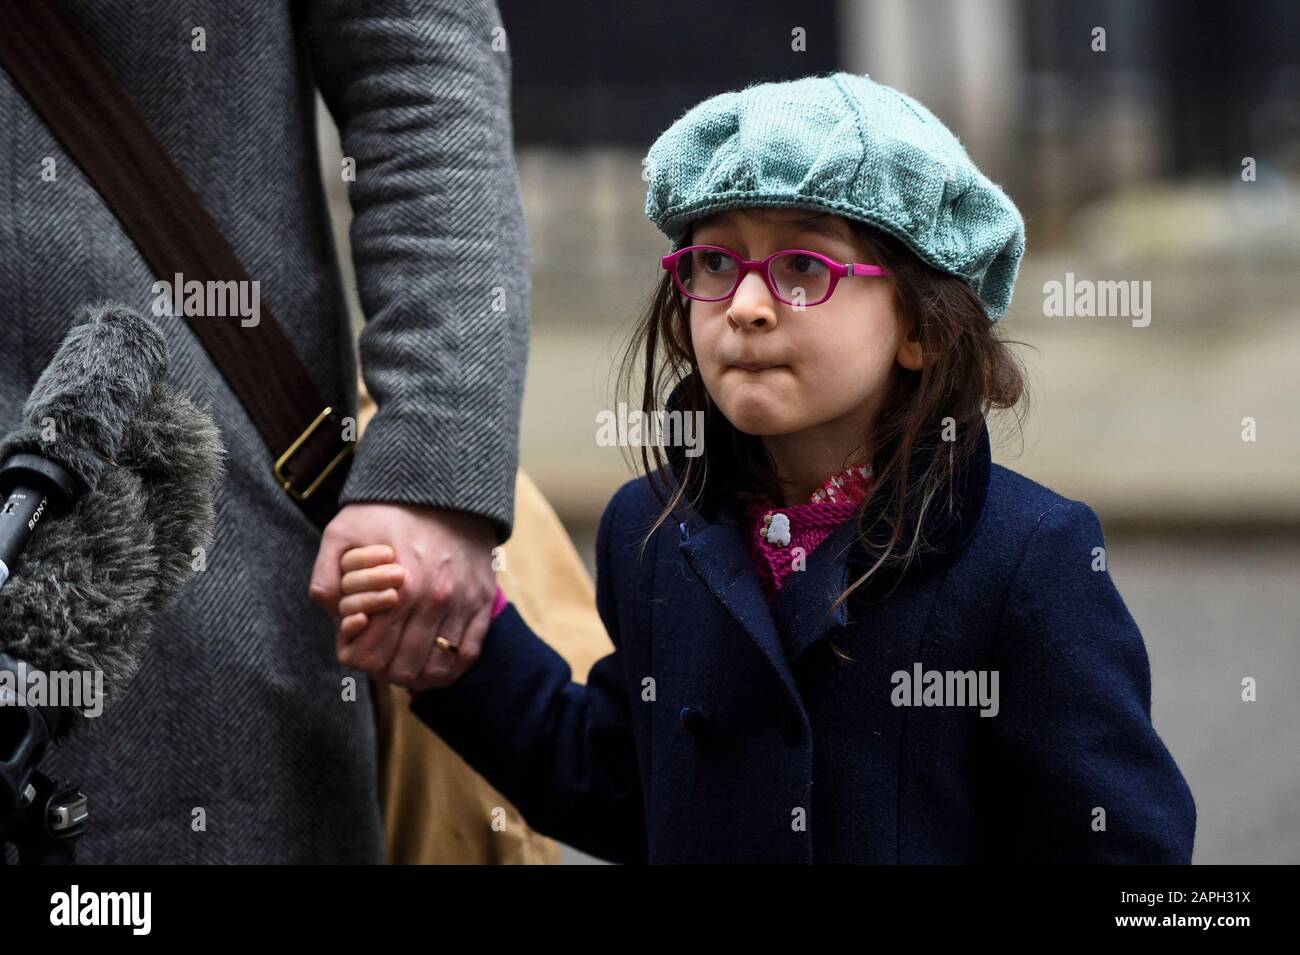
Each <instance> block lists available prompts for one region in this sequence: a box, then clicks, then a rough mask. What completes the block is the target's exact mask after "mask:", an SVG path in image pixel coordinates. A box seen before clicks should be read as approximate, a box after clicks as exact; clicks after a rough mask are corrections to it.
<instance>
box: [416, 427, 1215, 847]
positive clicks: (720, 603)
mask: <svg viewBox="0 0 1300 955" xmlns="http://www.w3.org/2000/svg"><path fill="white" fill-rule="evenodd" d="M982 430H983V433H982V436H981V442H980V450H979V453H978V454H977V455H976V456H975V458H974V460H973V461H972V466H971V467H969V468H967V469H964V476H963V478H962V479H961V482H960V485H959V487H960V491H961V506H960V508H959V509H958V512H957V513H954V514H953V515H952V516H951V517H950V518H949V519H947V520H941V521H939V522H937V523H935V524H934V525H933V530H932V537H933V544H934V547H935V551H934V554H933V555H931V556H929V557H928V558H927V560H926V561H924V562H923V563H922V564H921V565H919V566H915V567H914V568H913V569H911V570H908V571H906V572H903V571H901V570H900V571H896V572H895V573H894V575H893V576H892V578H891V577H890V576H889V575H881V576H880V577H879V578H873V579H875V580H877V584H876V585H875V586H873V587H871V588H869V589H868V591H867V593H866V596H867V597H871V596H873V595H874V597H875V599H874V601H873V600H870V599H863V600H858V599H857V598H854V599H853V600H851V601H849V607H848V608H847V609H846V607H845V606H844V605H841V607H840V608H839V611H838V612H837V613H836V614H835V615H834V616H833V617H832V618H830V620H829V621H825V620H824V619H822V618H824V614H825V609H826V607H827V606H829V604H830V601H831V600H832V599H833V598H834V597H835V596H836V595H837V594H838V593H839V592H840V591H841V590H842V589H844V587H845V586H846V585H847V584H848V582H849V580H850V578H849V576H848V575H849V574H850V573H853V572H854V571H860V570H861V568H862V566H863V564H862V561H863V560H865V559H866V558H865V555H864V554H863V553H862V549H861V547H860V546H858V545H857V544H855V542H854V540H855V539H854V534H853V524H852V522H850V523H849V524H845V525H843V526H842V527H841V528H840V529H839V530H837V531H836V532H834V533H833V534H832V536H831V537H830V538H828V539H827V541H826V542H824V543H823V544H822V545H821V546H819V547H818V548H816V549H815V550H814V551H813V552H812V553H811V554H810V555H808V558H807V567H806V569H805V570H803V571H801V572H795V573H792V574H791V575H790V576H789V577H788V578H787V579H786V581H785V583H784V584H783V586H782V587H781V589H780V590H779V591H778V593H777V596H776V598H775V600H774V601H773V602H772V604H771V605H769V604H768V602H767V601H766V600H765V598H764V596H763V594H762V592H761V589H760V586H759V583H758V579H757V577H756V575H755V573H754V570H753V567H752V564H751V560H750V556H749V554H748V552H747V550H746V547H745V544H744V540H743V538H742V532H741V529H740V527H739V526H738V524H737V516H736V511H735V509H734V508H732V507H727V506H724V505H717V506H713V507H712V509H710V508H709V507H704V506H701V507H700V508H699V510H698V511H690V512H688V513H689V516H687V517H686V518H684V519H683V520H681V521H680V522H679V521H676V520H674V521H672V522H668V523H666V524H665V525H664V526H662V527H661V528H660V529H659V530H658V531H657V532H656V533H655V535H654V537H653V538H652V540H651V542H650V543H649V545H648V546H647V548H646V551H645V554H644V557H643V558H641V557H639V556H638V553H637V546H638V541H639V540H640V538H641V537H642V535H643V534H644V532H645V531H646V530H648V528H649V527H650V525H651V524H652V523H653V520H654V518H655V517H656V516H657V515H658V513H659V511H660V508H661V505H660V503H659V501H658V499H657V498H656V497H655V495H654V494H653V493H652V491H651V489H650V487H649V484H648V480H647V479H646V478H644V477H642V478H640V479H638V480H634V481H630V482H628V483H627V484H625V485H624V486H623V487H622V489H620V490H619V492H618V493H617V494H616V495H615V497H614V499H613V500H612V501H611V502H610V504H609V506H608V507H607V508H606V510H605V512H604V516H603V517H602V519H601V522H600V529H599V532H598V535H597V606H598V609H599V612H600V615H601V618H602V619H603V621H604V623H605V626H606V628H607V629H608V631H609V634H610V637H611V638H612V640H613V642H614V646H615V648H616V649H615V651H614V652H613V653H611V654H610V655H609V656H607V657H605V658H603V659H601V660H600V661H598V662H597V663H596V664H595V665H594V666H593V667H592V669H591V672H590V675H589V676H588V678H587V682H586V685H585V686H584V685H580V684H578V683H574V682H572V681H571V676H572V675H571V673H570V671H569V667H568V666H567V664H566V663H565V662H564V660H563V659H562V658H561V657H560V656H559V655H558V654H556V653H555V652H554V651H553V650H551V649H550V648H549V647H548V646H547V645H546V644H545V643H543V642H542V641H541V640H540V639H539V638H538V637H537V636H536V635H534V634H533V633H532V632H531V631H530V630H529V628H528V627H527V625H526V624H525V623H524V622H523V620H522V619H521V618H520V616H519V614H518V612H517V611H516V610H515V608H514V607H513V605H511V606H508V607H507V608H506V610H505V611H504V612H503V613H502V614H501V616H500V617H498V618H497V620H496V621H495V622H494V623H493V625H492V627H491V629H490V631H489V633H488V635H487V638H486V641H485V645H484V649H483V653H482V655H481V657H480V658H479V660H478V661H477V663H475V664H474V665H473V666H472V667H471V668H470V669H469V670H468V671H467V673H466V674H465V675H464V676H463V677H462V678H461V679H460V680H459V681H458V682H457V683H456V684H455V685H453V686H452V687H449V688H447V689H445V690H436V691H430V692H427V693H425V694H423V695H421V696H420V697H418V698H417V699H416V700H415V701H414V703H413V704H412V709H413V711H414V712H415V713H416V714H417V715H418V716H419V717H420V718H421V719H422V720H423V721H424V722H425V723H426V724H427V725H428V726H430V727H431V728H432V729H433V730H435V731H436V732H437V733H438V734H439V735H441V736H442V737H443V738H444V739H445V740H446V741H447V742H448V743H449V744H450V745H451V746H452V747H453V748H454V749H455V750H456V751H457V752H459V753H460V754H461V755H462V756H463V757H465V759H466V760H467V761H468V762H469V763H470V764H471V765H472V766H474V767H475V768H476V769H477V770H478V771H479V772H481V773H482V774H483V775H484V776H485V777H486V778H487V779H488V780H489V781H490V782H491V783H492V784H493V785H494V786H496V787H497V788H498V789H499V790H500V791H501V792H502V793H504V794H505V795H506V796H507V797H508V798H509V799H510V800H511V801H513V802H514V804H515V805H516V806H517V807H518V808H519V810H520V811H521V812H522V813H523V815H524V817H525V818H526V819H527V820H528V822H529V823H530V824H531V825H532V826H534V827H535V828H536V829H538V830H539V831H541V832H543V833H545V834H548V835H551V836H554V837H555V838H557V839H560V840H562V841H564V842H566V843H569V844H570V845H573V846H575V847H577V848H579V849H582V850H584V851H587V852H589V853H591V854H593V855H596V856H599V857H602V858H605V859H610V860H615V861H622V862H645V861H649V862H791V863H810V862H818V863H823V862H868V863H918V862H923V863H937V862H948V863H976V862H1002V861H1009V862H1082V863H1089V862H1126V863H1186V862H1189V861H1190V860H1191V855H1192V839H1193V834H1194V831H1195V825H1196V809H1195V805H1194V803H1193V801H1192V796H1191V792H1190V790H1189V789H1188V786H1187V784H1186V782H1185V781H1184V779H1183V777H1182V775H1181V774H1180V773H1179V770H1178V767H1177V766H1176V765H1175V763H1174V760H1173V758H1172V757H1171V756H1170V754H1169V752H1168V750H1167V749H1166V748H1165V746H1164V744H1163V743H1162V742H1161V740H1160V738H1159V737H1158V736H1157V735H1156V731H1155V729H1154V728H1153V727H1152V724H1151V719H1150V706H1151V699H1150V698H1151V681H1150V672H1149V669H1148V663H1147V656H1146V650H1145V647H1144V645H1143V642H1142V636H1141V634H1140V633H1139V631H1138V628H1137V626H1136V624H1135V623H1134V621H1133V618H1132V617H1131V616H1130V614H1129V612H1128V610H1127V609H1126V608H1125V606H1124V602H1123V600H1122V599H1121V597H1120V595H1119V593H1118V592H1117V591H1116V589H1115V585H1114V583H1113V582H1112V580H1111V578H1110V574H1109V573H1108V572H1106V571H1105V570H1095V569H1093V567H1094V561H1095V557H1094V548H1097V547H1102V546H1104V541H1103V539H1102V531H1101V527H1100V525H1099V523H1098V520H1097V516H1096V514H1095V513H1094V512H1093V511H1092V510H1091V509H1090V508H1089V507H1088V506H1087V505H1086V504H1083V503H1080V502H1077V501H1071V500H1068V499H1066V498H1064V497H1061V496H1060V495H1058V494H1056V493H1054V492H1053V491H1051V490H1049V489H1047V488H1045V487H1043V486H1042V485H1040V484H1036V483H1035V482H1033V481H1031V480H1029V479H1027V478H1025V477H1023V476H1021V475H1019V474H1016V473H1015V472H1013V471H1010V470H1008V469H1006V468H1004V467H1001V466H999V465H993V464H992V463H991V460H990V456H989V443H988V431H987V428H983V429H982ZM676 460H680V458H677V459H676ZM660 473H662V472H660ZM870 500H874V497H873V498H872V499H870ZM891 583H892V584H895V585H896V589H894V590H893V592H892V594H888V596H887V597H886V598H885V599H883V600H882V599H881V595H882V594H884V593H885V591H884V589H883V588H884V587H885V586H886V585H887V584H891ZM832 641H834V642H835V644H837V645H838V646H839V648H840V650H841V651H842V652H843V653H845V654H846V655H847V656H849V657H852V658H853V660H852V662H850V661H846V660H845V659H843V658H841V657H840V656H838V655H837V654H836V653H835V652H833V650H832V647H831V644H832ZM917 664H920V665H921V667H922V668H923V669H924V670H926V671H929V670H937V671H981V670H984V671H997V673H998V696H999V700H998V711H997V714H996V716H991V717H990V716H981V715H979V709H978V707H975V706H964V707H963V706H901V705H895V701H897V700H898V699H899V693H898V692H896V688H897V687H898V685H899V683H898V681H897V679H896V678H895V677H894V674H896V673H898V672H900V671H902V672H905V673H908V674H912V673H915V671H916V665H917Z"/></svg>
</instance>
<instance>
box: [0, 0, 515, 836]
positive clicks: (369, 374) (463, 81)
mask: <svg viewBox="0 0 1300 955" xmlns="http://www.w3.org/2000/svg"><path fill="white" fill-rule="evenodd" d="M67 6H68V7H69V9H70V10H71V12H72V14H73V16H74V17H75V18H76V20H77V21H78V22H79V23H80V24H81V25H82V26H83V27H84V28H85V30H86V31H87V32H88V33H89V35H90V37H91V38H92V41H93V42H94V44H95V46H96V47H97V48H98V49H99V50H100V52H101V54H102V55H103V56H104V58H105V59H106V60H107V62H108V64H109V66H110V67H111V68H112V69H113V71H114V72H115V73H116V75H117V76H118V78H119V79H120V81H121V82H122V84H123V85H124V87H125V88H126V90H127V92H128V93H129V94H130V95H131V97H132V98H133V99H134V100H135V102H136V103H137V104H138V106H139V107H140V109H141V110H142V111H143V113H144V115H145V117H146V119H148V121H149V122H150V124H151V125H152V127H153V129H154V130H155V132H156V133H157V135H158V137H159V138H160V140H161V141H162V144H163V146H164V147H165V148H166V149H167V150H168V151H169V152H170V154H171V155H172V157H173V158H174V159H175V160H176V161H177V163H178V164H179V165H180V167H181V169H182V170H183V171H184V172H185V174H186V176H187V177H188V179H189V180H190V182H191V184H192V185H193V186H194V187H195V189H196V190H197V192H198V194H199V196H200V197H201V198H202V200H203V202H204V205H205V206H206V207H207V209H208V210H209V212H210V213H211V214H212V216H213V217H214V218H215V220H216V223H217V225H218V226H219V227H220V228H221V230H222V231H223V232H224V233H225V235H226V237H227V238H228V239H229V240H230V242H231V244H232V245H233V246H234V248H235V250H236V252H237V253H238V254H239V256H240V258H241V259H242V261H243V263H244V265H245V267H246V268H247V270H248V272H249V274H250V275H251V276H252V277H253V278H254V279H258V280H260V282H261V294H262V299H263V301H264V302H265V303H267V305H268V306H269V308H270V309H272V310H273V311H274V314H275V316H276V317H277V319H278V321H279V322H280V323H281V324H282V325H283V326H284V328H285V330H286V332H287V333H288V335H289V337H290V339H291V340H292V341H293V343H294V345H295V346H296V348H297V351H298V354H299V355H300V356H301V358H302V359H303V361H304V362H305V363H306V365H307V367H308V368H309V369H310V370H311V372H312V375H313V377H314V379H315V382H316V384H317V386H318V388H319V389H320V391H321V393H322V395H323V396H325V398H326V399H327V400H328V401H330V402H332V403H335V404H336V405H342V406H344V407H348V408H354V407H355V400H356V394H355V390H356V389H355V373H356V364H355V357H354V354H353V347H352V341H351V337H350V333H349V324H348V320H347V315H346V311H345V308H344V304H343V297H342V294H341V290H340V282H339V277H338V272H337V267H336V265H337V263H336V260H335V253H334V249H333V246H332V242H331V239H330V230H329V224H328V221H327V213H326V207H325V201H324V193H323V188H322V181H321V175H320V171H319V168H318V160H317V148H316V130H315V121H314V108H313V97H314V89H315V85H317V84H318V85H319V88H320V89H321V91H322V92H323V94H324V96H325V100H326V102H327V104H328V105H329V107H330V109H331V111H332V112H333V114H334V116H335V118H336V119H337V120H338V123H339V126H340V129H341V131H342V135H343V147H344V153H345V155H347V156H349V157H352V158H353V159H354V160H355V162H356V169H357V178H356V182H355V183H353V184H352V185H351V201H352V205H353V209H354V212H355V221H354V225H353V228H352V241H353V247H354V256H355V260H356V266H357V273H358V282H359V286H360V293H361V300H362V303H363V305H364V308H365V312H366V315H367V317H368V323H367V327H366V329H365V332H364V333H363V335H362V338H361V359H362V363H363V366H364V370H365V375H366V380H367V384H368V386H369V387H370V389H371V391H372V393H373V395H374V397H375V399H376V401H377V402H378V405H379V412H378V414H377V415H376V417H375V419H374V421H373V422H372V423H371V424H370V425H369V428H368V430H367V432H366V437H365V440H364V441H363V442H362V443H361V445H360V447H359V449H358V453H357V457H356V461H355V465H354V467H353V469H352V473H351V476H350V478H349V480H348V484H347V487H346V489H345V491H344V495H343V498H344V500H345V501H353V500H382V501H407V502H417V503H423V504H430V505H438V506H447V507H453V508H458V509H461V510H467V511H472V512H475V513H479V514H482V515H485V516H487V517H489V518H491V519H492V520H493V521H494V522H495V523H496V525H497V528H498V536H499V537H500V538H502V539H504V538H505V536H507V535H508V534H509V529H510V524H511V520H512V517H513V488H514V476H515V468H516V464H517V422H518V417H519V403H520V396H521V391H522V385H523V377H524V366H525V361H526V354H527V340H528V331H527V305H528V279H527V276H528V262H527V250H526V237H525V232H524V225H523V215H522V209H521V203H520V198H519V187H518V180H517V176H516V171H515V166H514V162H513V153H512V144H511V128H510V115H509V99H508V90H509V78H510V61H509V59H508V54H507V53H506V52H505V51H504V50H502V49H501V46H502V44H501V42H500V41H501V36H502V34H501V31H500V29H499V28H500V26H501V22H500V18H499V15H498V12H497V9H496V7H495V6H494V4H493V3H492V2H491V0H400V2H399V0H392V2H389V0H367V2H366V3H364V4H362V3H353V2H348V0H328V2H326V0H315V2H304V3H286V2H259V3H229V2H216V0H194V2H190V3H186V4H183V5H176V4H172V3H169V2H166V0H151V2H143V0H135V2H130V3H127V2H104V0H94V2H92V0H75V2H71V3H69V4H67ZM196 28H202V29H203V31H204V38H205V41H206V47H207V49H206V51H203V52H198V51H195V50H193V49H192V38H193V36H194V34H193V31H194V30H195V29H196ZM0 129H3V130H4V132H3V134H2V136H3V138H2V139H0V316H3V321H4V329H5V338H4V341H3V343H2V345H0V427H2V428H3V429H4V430H6V431H7V430H9V429H10V428H12V427H14V426H15V425H16V424H17V423H18V421H19V412H20V408H21V406H22V403H23V400H24V398H25V397H26V395H27V393H28V391H29V389H30V388H31V385H32V384H33V382H34V381H35V380H36V377H37V375H38V374H39V373H40V371H41V369H42V368H43V367H44V366H45V364H46V363H47V362H48V361H49V360H50V357H51V356H52V355H53V353H54V351H55V349H56V348H57V347H58V344H59V341H60V340H61V339H62V337H63V334H64V331H65V330H66V329H67V327H68V326H69V325H70V324H71V323H72V322H73V321H74V319H75V317H76V313H77V311H78V309H79V308H80V307H81V306H83V305H85V304H87V303H91V302H97V301H101V300H103V299H116V300H120V301H123V302H126V303H128V304H130V305H132V306H134V307H136V308H139V309H141V310H142V311H146V313H148V312H147V310H148V309H149V308H150V304H151V301H152V290H151V286H152V283H153V281H154V276H153V275H151V274H150V271H149V269H148V268H147V266H146V265H145V263H144V261H143V260H142V259H141V257H140V256H139V254H138V253H137V252H136V250H135V248H134V247H133V245H132V244H131V242H130V241H129V240H128V239H127V238H126V237H125V236H124V234H123V232H122V230H121V229H120V227H119V226H118V224H117V222H116V220H115V219H114V218H113V215H112V214H111V213H110V212H109V211H108V210H107V209H106V208H105V206H104V205H103V203H102V202H101V200H100V199H99V197H98V195H97V194H96V193H95V192H94V190H93V189H92V188H91V187H90V186H89V185H88V184H87V182H86V180H85V178H84V177H83V175H82V174H81V172H80V171H79V170H78V169H77V168H76V166H75V165H74V164H73V162H72V161H71V160H70V159H69V158H68V157H67V155H66V154H65V153H64V151H63V150H62V149H61V148H60V147H59V145H58V144H57V142H56V141H55V140H54V139H53V138H52V136H51V135H50V133H49V132H48V131H47V130H46V129H45V127H44V126H43V124H42V122H41V120H40V119H39V117H38V116H37V115H36V114H35V113H34V112H33V110H32V109H31V108H30V107H29V105H28V104H27V102H26V101H25V100H24V99H23V98H22V96H21V95H20V94H19V93H18V92H17V91H16V90H15V88H14V86H13V84H12V83H11V81H10V80H9V77H8V76H7V75H6V74H4V73H3V72H0ZM46 157H53V159H54V161H55V167H54V168H55V169H56V172H57V178H56V179H55V181H53V182H49V181H45V180H44V179H43V178H42V175H41V172H42V168H43V167H42V163H43V160H45V159H46ZM327 174H333V175H337V174H338V172H337V171H336V170H327ZM502 306H504V307H502ZM213 320H220V319H213ZM227 320H230V321H238V319H227ZM159 321H160V322H161V323H162V324H163V327H164V333H165V336H166V338H167V341H168V346H169V348H170V351H171V355H172V372H171V381H172V383H173V384H175V385H177V386H179V387H181V388H183V389H184V390H186V391H187V392H189V394H190V395H192V396H193V398H194V400H195V401H196V402H197V403H198V404H199V405H200V406H202V407H205V408H207V409H209V410H210V411H211V413H212V415H213V417H214V418H215V419H216V421H217V423H218V425H219V426H220V428H221V431H222V435H223V438H224V440H225V443H226V446H227V448H228V451H229V460H228V462H227V464H228V473H227V475H226V478H225V480H224V482H223V484H222V486H221V488H220V490H219V492H218V497H217V502H216V507H217V528H216V542H215V545H214V548H213V551H212V553H211V554H209V555H208V560H207V569H206V570H205V571H204V572H202V573H199V574H197V575H196V579H195V581H194V582H193V583H192V584H191V585H190V586H189V588H188V589H187V590H186V591H185V592H184V593H183V594H182V596H181V598H180V600H179V602H178V604H177V605H176V606H174V607H173V608H172V609H171V610H169V611H168V612H167V613H165V614H164V615H163V616H162V618H161V619H160V620H159V621H158V625H157V628H156V632H155V634H154V637H153V640H152V642H151V644H150V646H149V649H148V651H147V653H146V656H145V660H144V665H143V667H142V669H141V671H140V673H139V675H138V676H137V677H136V679H135V681H134V682H133V683H132V685H131V687H130V689H129V691H128V692H127V693H126V695H125V696H124V697H123V698H122V699H121V700H119V701H118V702H117V703H116V705H110V707H109V708H108V709H107V710H106V712H105V714H104V715H103V717H101V718H100V719H99V720H97V721H93V722H95V723H96V724H97V725H95V726H94V728H93V729H94V731H93V732H92V733H90V734H88V735H83V736H82V737H81V738H79V739H76V740H73V741H70V742H69V744H68V745H66V746H65V747H63V748H62V749H61V750H60V751H59V752H58V753H57V754H56V755H55V757H54V758H53V759H52V763H53V765H54V768H55V770H56V771H58V772H60V773H62V774H65V775H70V776H73V777H76V778H79V779H80V780H81V781H82V782H83V783H84V785H85V787H86V790H87V792H88V794H89V796H90V799H91V811H92V830H91V833H90V835H88V836H87V837H86V838H85V840H84V841H83V843H82V848H81V858H82V860H83V861H90V862H102V861H118V862H163V861H166V862H306V861H324V862H344V861H347V862H357V861H378V860H380V859H381V858H382V838H381V828H380V815H379V804H378V800H377V790H376V772H375V738H374V721H373V714H372V709H371V701H370V696H369V693H368V690H367V688H366V685H365V681H364V680H360V681H359V682H360V684H361V685H360V687H359V693H358V698H357V699H356V701H355V702H352V701H347V700H345V699H344V694H343V691H342V683H343V679H344V677H345V676H347V675H349V674H348V673H347V672H346V671H344V670H342V669H341V668H340V667H339V666H338V663H337V661H336V659H335V651H334V637H333V630H332V626H331V624H330V622H329V620H328V619H327V618H326V616H325V615H324V614H323V613H322V612H321V611H319V610H318V609H317V608H316V607H315V606H314V605H313V604H312V603H311V602H310V601H309V599H308V597H307V583H308V578H309V574H310V569H311V566H312V562H313V560H314V558H315V553H316V547H317V544H318V541H319V534H318V532H317V531H316V529H315V528H314V527H313V526H312V525H311V524H310V523H309V522H308V521H307V520H306V518H304V517H303V516H302V515H301V514H300V513H299V511H298V509H297V508H296V507H295V506H294V505H293V503H292V502H291V501H290V500H289V499H288V498H287V497H286V496H285V494H284V492H283V491H282V490H280V488H279V487H278V486H277V485H276V483H275V482H274V480H273V478H272V474H271V471H270V467H269V462H268V453H267V451H266V449H265V448H264V447H263V446H262V445H261V443H260V441H259V437H258V435H257V433H256V431H255V430H254V429H253V426H252V424H251V423H250V422H249V420H248V418H247V417H246V415H245V414H244V412H243V410H242V408H241V406H240V405H239V403H238V402H237V401H236V399H235V398H234V396H233V395H232V393H231V392H230V391H229V390H228V388H227V387H226V385H225V383H224V381H223V379H222V378H221V376H220V374H219V373H218V372H217V371H216V369H215V368H214V367H213V366H212V364H211V363H210V361H209V360H208V358H207V356H206V354H205V353H204V352H203V350H202V349H201V348H200V346H199V345H198V343H197V341H196V339H195V338H194V337H193V336H192V334H191V333H190V332H189V331H188V329H187V327H186V326H185V324H184V323H183V321H182V320H180V319H167V318H164V319H160V320H159ZM304 424H306V423H305V422H304ZM198 810H202V813H199V812H198ZM199 819H202V820H203V821H204V822H205V827H203V826H199V825H197V823H196V820H199Z"/></svg>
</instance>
